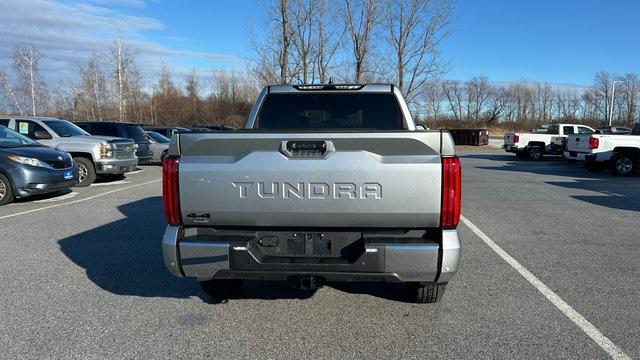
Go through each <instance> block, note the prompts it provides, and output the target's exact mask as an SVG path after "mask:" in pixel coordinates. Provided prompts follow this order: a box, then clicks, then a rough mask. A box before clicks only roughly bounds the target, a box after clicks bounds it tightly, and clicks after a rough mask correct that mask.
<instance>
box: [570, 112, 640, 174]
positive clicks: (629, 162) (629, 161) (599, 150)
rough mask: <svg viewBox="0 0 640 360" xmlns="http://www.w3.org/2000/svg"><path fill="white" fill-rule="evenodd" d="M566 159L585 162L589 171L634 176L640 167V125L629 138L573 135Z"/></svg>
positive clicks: (607, 135) (608, 135)
mask: <svg viewBox="0 0 640 360" xmlns="http://www.w3.org/2000/svg"><path fill="white" fill-rule="evenodd" d="M564 157H565V158H567V159H570V160H579V161H584V166H585V167H586V168H587V170H590V171H597V170H602V169H605V168H607V167H608V168H609V169H610V170H611V172H612V173H614V174H615V175H622V176H626V175H631V174H632V173H633V172H634V171H636V170H637V169H638V165H639V164H640V123H638V124H636V125H635V126H634V127H633V129H632V131H631V133H630V134H629V135H615V134H591V135H570V136H569V138H568V140H567V150H566V151H565V152H564Z"/></svg>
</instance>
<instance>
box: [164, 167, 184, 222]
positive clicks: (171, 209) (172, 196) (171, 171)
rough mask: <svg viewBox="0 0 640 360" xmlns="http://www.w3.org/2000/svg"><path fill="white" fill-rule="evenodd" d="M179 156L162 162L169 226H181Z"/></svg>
mask: <svg viewBox="0 0 640 360" xmlns="http://www.w3.org/2000/svg"><path fill="white" fill-rule="evenodd" d="M179 162H180V157H179V156H173V155H171V156H167V157H165V158H164V161H163V162H162V204H163V205H164V216H165V218H166V219H167V223H169V225H180V224H181V223H182V218H181V216H180V194H179V192H178V163H179Z"/></svg>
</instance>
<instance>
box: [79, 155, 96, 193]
mask: <svg viewBox="0 0 640 360" xmlns="http://www.w3.org/2000/svg"><path fill="white" fill-rule="evenodd" d="M75 160H76V163H77V164H78V173H79V174H80V175H79V178H80V180H79V183H78V186H79V187H85V186H89V185H91V184H93V182H94V181H96V169H95V167H94V166H93V161H91V160H90V159H87V158H85V157H77V158H75Z"/></svg>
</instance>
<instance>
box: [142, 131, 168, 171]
mask: <svg viewBox="0 0 640 360" xmlns="http://www.w3.org/2000/svg"><path fill="white" fill-rule="evenodd" d="M146 133H147V136H149V142H150V146H151V153H152V154H153V162H154V163H161V162H162V161H163V160H164V157H165V155H167V150H168V149H169V143H170V142H171V139H169V138H168V137H166V136H164V135H162V134H158V133H157V132H155V131H146Z"/></svg>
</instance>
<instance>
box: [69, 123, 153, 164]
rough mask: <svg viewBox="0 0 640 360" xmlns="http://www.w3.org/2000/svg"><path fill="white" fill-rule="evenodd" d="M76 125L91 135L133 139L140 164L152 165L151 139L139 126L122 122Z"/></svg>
mask: <svg viewBox="0 0 640 360" xmlns="http://www.w3.org/2000/svg"><path fill="white" fill-rule="evenodd" d="M76 125H78V126H79V127H81V128H82V129H84V130H85V131H87V132H88V133H89V134H91V135H102V136H117V137H121V138H125V139H131V140H133V141H134V142H135V143H136V146H137V148H136V156H137V157H138V164H150V163H151V162H152V159H153V154H151V148H150V145H149V138H148V137H147V135H146V134H145V133H144V130H142V128H141V127H140V126H139V125H138V124H134V123H130V122H121V121H81V122H76Z"/></svg>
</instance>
